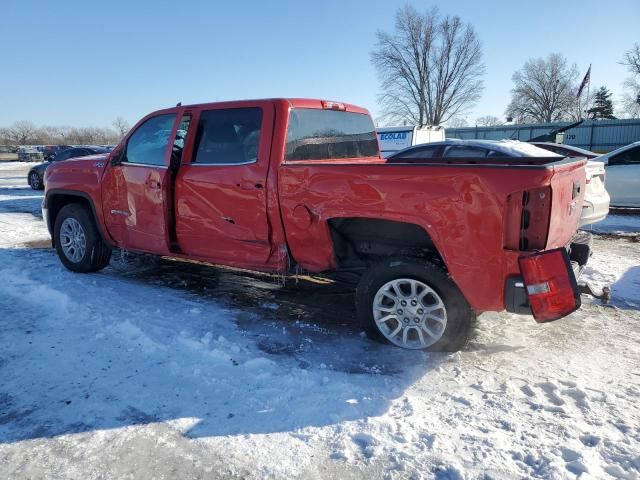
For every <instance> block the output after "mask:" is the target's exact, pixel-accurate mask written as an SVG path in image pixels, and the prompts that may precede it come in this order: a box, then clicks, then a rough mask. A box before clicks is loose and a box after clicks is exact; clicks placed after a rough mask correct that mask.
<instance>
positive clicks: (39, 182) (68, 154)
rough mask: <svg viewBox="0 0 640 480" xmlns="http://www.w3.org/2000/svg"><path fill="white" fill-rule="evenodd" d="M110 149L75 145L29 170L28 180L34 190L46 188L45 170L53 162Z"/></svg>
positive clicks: (105, 151)
mask: <svg viewBox="0 0 640 480" xmlns="http://www.w3.org/2000/svg"><path fill="white" fill-rule="evenodd" d="M108 152H109V150H108V149H106V148H102V147H73V148H68V149H66V150H63V151H62V152H59V153H58V154H57V155H55V156H54V157H52V158H50V159H49V160H47V161H46V162H44V163H40V164H38V165H36V166H35V167H33V168H32V169H31V170H29V175H27V181H28V182H29V185H30V186H31V188H33V189H34V190H42V189H44V181H43V178H44V171H45V170H46V169H47V167H48V166H49V165H51V163H52V162H61V161H63V160H69V159H70V158H77V157H85V156H87V155H95V154H97V153H108Z"/></svg>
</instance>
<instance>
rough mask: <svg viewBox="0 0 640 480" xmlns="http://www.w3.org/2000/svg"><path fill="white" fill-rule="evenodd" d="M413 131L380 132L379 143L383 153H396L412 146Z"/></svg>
mask: <svg viewBox="0 0 640 480" xmlns="http://www.w3.org/2000/svg"><path fill="white" fill-rule="evenodd" d="M412 136H413V131H412V130H401V131H395V132H378V141H379V142H380V150H381V151H382V152H396V151H398V150H402V149H403V148H407V147H410V146H411V138H412Z"/></svg>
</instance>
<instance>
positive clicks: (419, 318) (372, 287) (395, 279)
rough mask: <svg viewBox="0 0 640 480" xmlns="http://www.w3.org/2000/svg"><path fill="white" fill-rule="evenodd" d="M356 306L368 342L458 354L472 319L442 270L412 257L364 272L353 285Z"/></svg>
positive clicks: (381, 264) (382, 264)
mask: <svg viewBox="0 0 640 480" xmlns="http://www.w3.org/2000/svg"><path fill="white" fill-rule="evenodd" d="M356 306H357V311H358V317H359V319H360V323H361V325H362V327H363V329H364V331H365V332H366V333H367V335H368V336H369V337H370V338H372V339H374V340H377V341H380V342H383V343H392V344H394V345H397V346H399V347H402V348H408V349H428V350H432V351H456V350H459V349H460V348H462V347H463V346H464V345H465V344H466V342H467V339H468V337H469V330H470V326H471V323H472V321H473V320H474V319H475V314H474V313H473V311H472V310H471V309H470V308H469V305H468V304H467V302H466V300H465V299H464V297H463V296H462V294H461V293H460V291H459V290H458V288H457V287H456V286H455V284H454V283H453V282H452V281H451V279H449V278H448V276H447V275H446V273H445V272H443V271H442V269H440V268H438V267H437V266H435V265H433V264H430V263H424V262H420V261H418V260H416V261H414V260H412V259H395V260H387V261H384V262H381V263H378V264H376V265H374V266H372V267H371V268H369V269H368V270H367V271H366V272H365V274H364V275H363V276H362V278H361V280H360V283H359V284H358V288H357V291H356Z"/></svg>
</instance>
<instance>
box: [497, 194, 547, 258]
mask: <svg viewBox="0 0 640 480" xmlns="http://www.w3.org/2000/svg"><path fill="white" fill-rule="evenodd" d="M550 212H551V188H550V187H541V188H536V189H533V190H526V191H524V192H521V193H513V194H511V195H509V197H508V199H507V219H506V222H505V225H506V231H505V246H506V248H508V249H510V250H520V251H527V250H544V248H545V247H546V245H547V235H548V233H549V216H550Z"/></svg>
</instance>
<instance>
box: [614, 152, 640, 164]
mask: <svg viewBox="0 0 640 480" xmlns="http://www.w3.org/2000/svg"><path fill="white" fill-rule="evenodd" d="M629 164H640V148H630V149H629V150H625V151H624V152H622V153H619V154H618V155H615V156H613V157H611V158H610V159H609V165H610V166H614V165H629Z"/></svg>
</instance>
